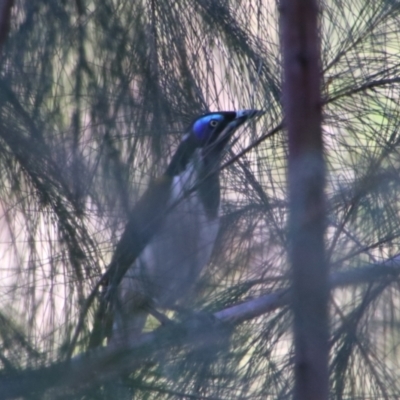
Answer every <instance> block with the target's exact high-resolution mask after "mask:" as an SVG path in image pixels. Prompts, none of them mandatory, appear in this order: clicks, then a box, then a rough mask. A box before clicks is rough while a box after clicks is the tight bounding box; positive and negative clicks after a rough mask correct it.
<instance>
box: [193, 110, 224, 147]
mask: <svg viewBox="0 0 400 400" xmlns="http://www.w3.org/2000/svg"><path fill="white" fill-rule="evenodd" d="M223 119H224V116H223V115H221V114H209V115H205V116H204V117H200V118H199V119H198V120H197V121H196V122H195V123H194V124H193V132H194V134H195V135H196V137H197V138H198V139H199V140H201V141H207V140H208V139H209V137H210V135H211V133H212V132H213V131H214V128H215V127H213V126H211V125H210V122H211V121H212V120H216V121H222V120H223Z"/></svg>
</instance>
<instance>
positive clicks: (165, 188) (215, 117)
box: [107, 109, 263, 343]
mask: <svg viewBox="0 0 400 400" xmlns="http://www.w3.org/2000/svg"><path fill="white" fill-rule="evenodd" d="M261 114H263V112H262V111H260V110H255V109H244V110H237V111H216V112H209V113H206V114H203V115H201V116H199V117H198V118H196V119H195V120H194V121H193V122H192V123H191V124H190V126H189V128H188V129H187V131H186V133H185V134H184V136H183V137H182V140H181V142H180V144H179V145H178V147H177V149H176V151H175V154H174V155H173V156H172V159H171V161H170V162H169V164H168V166H167V168H166V170H165V172H164V173H163V174H162V176H161V177H160V178H159V179H158V180H156V181H154V182H152V183H151V184H150V185H149V187H148V189H147V191H146V192H145V193H144V194H143V196H142V197H141V199H140V200H139V201H138V203H137V204H136V205H135V206H134V208H133V210H132V212H131V213H130V216H129V220H128V223H127V225H126V227H125V231H124V232H123V234H122V236H121V239H120V241H119V243H118V244H117V246H116V249H115V252H114V255H113V257H112V260H111V263H110V268H109V271H112V273H110V274H109V275H110V279H109V283H108V289H107V293H108V295H107V297H108V299H109V300H110V299H112V301H110V303H112V306H111V308H112V314H113V317H112V318H113V323H112V331H111V334H110V337H109V343H110V342H111V343H113V342H114V343H115V342H119V341H121V340H125V339H129V338H135V337H138V335H140V334H141V333H142V331H143V329H144V326H145V324H146V320H147V318H148V315H149V314H152V315H153V316H155V317H156V318H157V319H159V320H160V321H161V322H163V321H164V322H165V320H166V317H164V315H163V314H162V313H160V312H159V311H158V310H159V309H163V310H168V309H171V310H173V309H175V307H177V306H179V304H183V303H184V302H185V300H186V299H188V298H189V296H190V294H191V292H192V290H193V288H194V285H195V283H196V282H197V281H198V279H199V277H200V275H201V273H202V271H203V269H204V267H205V266H206V265H207V264H208V261H209V259H210V257H211V253H212V251H213V248H214V244H215V241H216V238H217V234H218V231H219V225H220V221H219V219H220V197H221V194H220V164H221V160H222V156H223V153H224V149H225V148H226V147H227V144H228V142H229V141H230V139H231V138H232V136H233V134H234V132H236V131H237V129H238V128H239V127H240V126H242V125H243V124H244V123H245V122H246V121H249V120H251V119H254V118H255V117H257V116H259V115H261Z"/></svg>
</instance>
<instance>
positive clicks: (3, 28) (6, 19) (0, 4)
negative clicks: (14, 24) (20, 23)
mask: <svg viewBox="0 0 400 400" xmlns="http://www.w3.org/2000/svg"><path fill="white" fill-rule="evenodd" d="M13 3H14V0H0V50H1V48H2V47H3V44H4V42H5V41H6V38H7V35H8V31H9V30H10V17H11V8H12V6H13Z"/></svg>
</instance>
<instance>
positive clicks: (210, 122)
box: [166, 110, 260, 176]
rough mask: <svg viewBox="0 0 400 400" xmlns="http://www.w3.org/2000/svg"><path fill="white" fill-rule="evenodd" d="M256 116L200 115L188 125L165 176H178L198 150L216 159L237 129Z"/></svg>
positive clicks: (242, 112)
mask: <svg viewBox="0 0 400 400" xmlns="http://www.w3.org/2000/svg"><path fill="white" fill-rule="evenodd" d="M257 115H260V112H259V111H258V110H239V111H216V112H210V113H207V114H204V115H201V116H200V117H198V118H197V119H195V120H194V121H193V122H192V124H191V125H190V127H189V129H188V131H187V133H186V135H185V136H184V137H183V140H182V142H181V144H180V145H179V146H178V149H177V151H176V153H175V155H174V156H173V158H172V160H171V163H170V165H169V166H168V168H167V171H166V174H167V175H170V176H174V175H177V174H180V173H181V172H182V171H183V170H184V169H185V168H186V166H187V164H188V162H189V161H190V159H191V157H192V156H193V154H194V152H195V151H196V149H198V148H200V149H202V150H203V154H210V155H212V157H214V158H215V157H218V156H219V155H220V154H221V153H222V151H223V149H224V148H225V146H226V145H227V143H228V142H229V139H230V138H231V137H232V135H233V133H234V132H235V131H236V130H237V128H239V126H241V125H242V124H243V123H244V122H246V121H247V120H249V119H251V118H253V117H255V116H257Z"/></svg>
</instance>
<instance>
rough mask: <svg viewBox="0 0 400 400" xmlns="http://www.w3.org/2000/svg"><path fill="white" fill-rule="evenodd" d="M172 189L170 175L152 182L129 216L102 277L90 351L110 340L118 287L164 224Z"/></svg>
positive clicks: (90, 340)
mask: <svg viewBox="0 0 400 400" xmlns="http://www.w3.org/2000/svg"><path fill="white" fill-rule="evenodd" d="M171 185H172V177H170V176H168V175H163V176H162V177H161V178H160V179H158V180H156V181H155V182H152V183H151V184H150V185H149V187H148V189H147V190H146V192H145V193H144V194H143V196H142V197H141V198H140V200H139V201H138V202H137V203H136V205H135V207H134V208H133V210H132V212H131V213H130V216H129V221H128V223H127V225H126V228H125V231H124V233H123V234H122V236H121V239H120V241H119V242H118V244H117V247H116V249H115V252H114V255H113V258H112V261H111V263H110V265H109V266H108V268H107V271H106V273H105V274H104V275H103V277H102V279H103V280H104V281H105V286H104V289H103V293H102V295H101V297H100V303H99V307H98V310H97V312H96V316H95V321H94V324H93V329H92V333H91V336H90V339H89V348H94V347H97V346H99V345H100V344H101V343H102V341H103V339H104V338H105V337H107V336H109V333H110V331H111V325H112V313H111V308H112V307H110V304H112V303H113V301H115V297H116V293H117V287H118V285H119V284H120V282H121V280H122V278H123V277H124V275H125V273H126V272H127V271H128V269H129V267H130V266H131V265H132V264H133V263H134V261H135V260H136V258H137V257H138V256H139V255H140V253H141V252H142V251H143V249H144V248H145V247H146V245H147V244H148V243H149V242H150V240H151V239H152V237H153V236H154V234H155V233H156V232H157V230H158V229H159V227H160V225H161V224H162V221H163V219H164V218H165V215H166V213H167V212H168V207H169V198H170V190H171Z"/></svg>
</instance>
